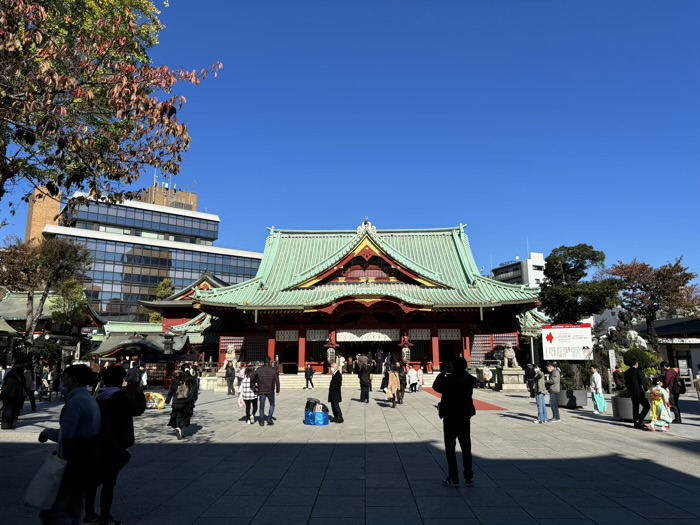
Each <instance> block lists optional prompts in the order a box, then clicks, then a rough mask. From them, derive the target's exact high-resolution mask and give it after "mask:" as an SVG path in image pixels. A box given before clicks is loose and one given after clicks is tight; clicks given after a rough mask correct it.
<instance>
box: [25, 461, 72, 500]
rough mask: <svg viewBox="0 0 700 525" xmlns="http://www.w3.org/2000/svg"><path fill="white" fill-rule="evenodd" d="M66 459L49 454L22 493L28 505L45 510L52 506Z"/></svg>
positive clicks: (64, 468)
mask: <svg viewBox="0 0 700 525" xmlns="http://www.w3.org/2000/svg"><path fill="white" fill-rule="evenodd" d="M65 470H66V461H65V460H63V459H61V458H59V457H58V456H57V455H56V454H50V455H49V457H47V458H46V461H44V464H43V465H41V468H40V469H39V472H37V473H36V475H35V476H34V478H33V479H32V481H31V483H29V486H28V487H27V492H26V493H25V494H24V502H25V503H26V504H27V505H29V506H30V507H35V508H37V509H41V510H45V509H50V508H51V507H52V506H53V502H54V501H56V496H57V495H58V488H59V487H60V486H61V480H62V479H63V473H64V472H65Z"/></svg>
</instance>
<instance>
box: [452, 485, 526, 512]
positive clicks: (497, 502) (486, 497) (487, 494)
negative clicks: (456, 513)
mask: <svg viewBox="0 0 700 525" xmlns="http://www.w3.org/2000/svg"><path fill="white" fill-rule="evenodd" d="M459 492H460V494H461V495H462V497H463V498H464V500H465V501H466V502H467V504H468V505H469V506H470V507H519V506H520V504H519V503H517V502H516V501H515V500H514V499H513V498H511V497H510V495H509V494H508V493H507V492H506V491H505V490H503V489H500V488H490V487H462V488H460V489H459Z"/></svg>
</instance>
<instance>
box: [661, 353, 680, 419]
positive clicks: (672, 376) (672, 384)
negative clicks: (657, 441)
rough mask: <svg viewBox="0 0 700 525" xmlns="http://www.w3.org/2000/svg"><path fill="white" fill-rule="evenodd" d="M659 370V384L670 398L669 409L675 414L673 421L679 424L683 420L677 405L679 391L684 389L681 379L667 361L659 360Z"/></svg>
mask: <svg viewBox="0 0 700 525" xmlns="http://www.w3.org/2000/svg"><path fill="white" fill-rule="evenodd" d="M661 370H662V371H663V377H662V379H661V386H663V387H664V388H665V389H666V391H667V392H668V395H669V397H670V398H671V402H670V403H671V410H673V415H674V416H675V419H674V420H673V422H674V423H679V424H680V423H683V421H682V420H681V408H680V406H679V405H678V401H679V398H680V396H681V393H682V391H683V390H685V389H684V388H683V387H684V386H685V385H682V381H683V379H682V378H681V376H680V375H679V374H678V372H676V371H675V370H673V369H672V368H671V365H669V364H668V361H662V362H661Z"/></svg>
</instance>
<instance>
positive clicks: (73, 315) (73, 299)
mask: <svg viewBox="0 0 700 525" xmlns="http://www.w3.org/2000/svg"><path fill="white" fill-rule="evenodd" d="M51 303H52V304H51V319H52V320H53V322H54V323H59V324H65V325H71V326H78V327H81V326H83V325H84V324H85V322H86V321H87V319H88V301H87V296H86V295H85V288H84V287H83V284H82V283H81V282H80V281H78V280H77V279H68V280H66V281H65V282H63V283H61V285H60V286H59V287H58V289H57V290H56V298H55V299H52V301H51Z"/></svg>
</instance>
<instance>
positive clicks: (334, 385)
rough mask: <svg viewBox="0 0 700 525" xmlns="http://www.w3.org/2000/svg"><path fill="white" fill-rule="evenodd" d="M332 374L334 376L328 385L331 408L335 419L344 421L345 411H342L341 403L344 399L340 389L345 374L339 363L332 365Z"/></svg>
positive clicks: (339, 421)
mask: <svg viewBox="0 0 700 525" xmlns="http://www.w3.org/2000/svg"><path fill="white" fill-rule="evenodd" d="M331 374H333V376H332V377H331V384H330V386H329V387H328V402H329V403H330V404H331V410H332V411H333V421H334V422H336V423H342V422H343V413H342V412H341V411H340V403H341V402H342V401H343V396H342V392H341V391H340V389H341V387H342V386H343V374H342V373H341V372H340V367H339V366H338V363H333V364H332V365H331Z"/></svg>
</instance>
